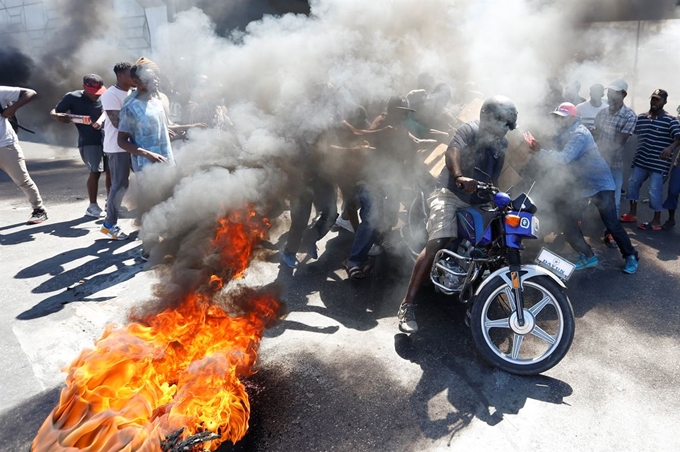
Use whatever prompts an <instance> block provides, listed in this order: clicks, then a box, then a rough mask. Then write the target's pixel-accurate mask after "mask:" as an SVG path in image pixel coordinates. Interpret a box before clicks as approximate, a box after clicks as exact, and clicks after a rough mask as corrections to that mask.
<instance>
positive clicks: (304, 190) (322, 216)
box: [284, 179, 370, 254]
mask: <svg viewBox="0 0 680 452" xmlns="http://www.w3.org/2000/svg"><path fill="white" fill-rule="evenodd" d="M337 203H338V200H337V194H336V191H335V186H334V185H332V184H329V183H328V182H326V181H323V180H321V179H317V180H316V181H312V182H310V183H308V184H306V185H304V186H302V187H301V188H299V189H298V190H296V192H295V193H292V194H291V197H290V229H289V231H288V240H287V241H286V248H285V250H284V252H285V253H287V254H288V253H297V251H298V249H299V248H300V242H302V237H303V236H304V235H305V230H306V229H307V223H308V222H309V215H310V214H311V212H312V205H314V208H315V209H316V211H317V213H318V214H319V218H318V220H317V221H316V223H315V224H314V225H313V226H312V227H311V228H310V230H309V231H308V233H309V234H310V237H309V238H310V240H313V241H314V242H316V241H317V240H319V239H320V238H322V237H323V236H325V235H326V234H327V233H328V231H330V230H331V227H332V226H333V224H334V223H335V220H336V218H337V217H338V204H337ZM369 248H370V247H369Z"/></svg>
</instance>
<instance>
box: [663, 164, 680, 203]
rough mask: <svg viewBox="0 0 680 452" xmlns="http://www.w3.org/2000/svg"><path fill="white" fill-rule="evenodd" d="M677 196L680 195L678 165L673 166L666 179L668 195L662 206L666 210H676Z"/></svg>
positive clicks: (679, 168)
mask: <svg viewBox="0 0 680 452" xmlns="http://www.w3.org/2000/svg"><path fill="white" fill-rule="evenodd" d="M678 196H680V166H674V167H673V168H672V169H671V177H670V179H669V180H668V196H667V197H666V200H665V201H664V202H663V206H662V207H663V208H664V209H668V210H677V208H678Z"/></svg>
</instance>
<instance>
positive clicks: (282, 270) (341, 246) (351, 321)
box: [265, 231, 404, 337]
mask: <svg viewBox="0 0 680 452" xmlns="http://www.w3.org/2000/svg"><path fill="white" fill-rule="evenodd" d="M352 240H353V235H352V234H350V233H346V232H345V231H341V232H340V234H338V235H337V236H336V237H333V238H331V239H330V240H328V242H327V243H326V250H325V252H323V253H322V254H321V255H320V256H319V259H318V260H309V259H308V258H306V257H305V259H302V261H301V264H300V266H299V267H298V268H297V269H291V268H289V267H287V266H286V265H285V264H280V267H279V273H278V276H277V278H276V284H278V285H280V286H281V287H284V289H285V292H284V294H283V298H284V300H285V301H286V303H287V305H288V309H289V311H291V312H315V313H318V314H321V315H323V316H326V317H328V318H331V319H333V320H335V321H337V322H338V323H340V324H342V325H343V326H344V327H346V328H351V329H355V330H358V331H368V330H370V329H372V328H374V327H376V326H377V325H378V319H379V318H383V317H385V316H391V315H394V314H395V313H396V311H397V308H398V305H399V301H400V300H401V296H403V294H401V293H400V291H401V287H402V286H403V284H404V281H402V280H403V275H402V274H401V273H400V272H399V271H398V270H395V268H393V267H392V266H393V265H394V263H395V262H397V265H398V262H399V257H398V256H394V255H391V256H388V255H387V253H384V254H383V255H380V256H378V257H377V258H374V259H372V263H373V265H374V269H373V272H372V274H371V275H370V276H368V277H366V278H365V279H363V280H351V279H349V278H348V277H347V272H346V271H345V269H344V267H343V265H342V261H343V260H344V259H346V258H347V255H348V252H349V249H350V247H351V245H352ZM302 256H305V254H304V253H303V252H301V253H300V254H299V255H298V257H302ZM275 259H278V260H280V254H277V255H275ZM314 293H318V294H319V297H320V299H321V302H322V304H323V305H322V306H318V305H310V304H309V303H308V297H309V296H310V295H311V294H314ZM287 328H291V329H296V330H305V331H314V330H315V329H314V328H315V327H309V326H308V325H305V326H302V325H301V324H300V323H299V322H294V321H291V320H285V321H284V322H282V324H281V325H279V326H278V327H276V328H273V329H272V330H268V331H267V332H266V333H265V335H266V336H268V337H273V336H278V335H280V334H282V333H283V331H285V330H286V329H287ZM310 328H311V329H310ZM316 331H317V332H320V333H329V332H335V331H337V328H334V329H330V328H325V329H321V330H319V329H316Z"/></svg>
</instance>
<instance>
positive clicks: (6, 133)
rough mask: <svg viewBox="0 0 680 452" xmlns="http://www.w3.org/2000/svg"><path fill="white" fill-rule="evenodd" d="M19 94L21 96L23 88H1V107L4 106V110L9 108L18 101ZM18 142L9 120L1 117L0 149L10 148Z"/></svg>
mask: <svg viewBox="0 0 680 452" xmlns="http://www.w3.org/2000/svg"><path fill="white" fill-rule="evenodd" d="M19 94H21V88H15V87H13V86H0V105H2V108H7V107H8V106H9V104H10V103H14V102H16V101H18V100H19ZM17 141H19V138H18V137H17V134H16V133H14V129H13V128H12V125H11V124H10V123H9V119H7V118H2V117H0V147H4V146H9V145H10V144H12V143H15V142H17Z"/></svg>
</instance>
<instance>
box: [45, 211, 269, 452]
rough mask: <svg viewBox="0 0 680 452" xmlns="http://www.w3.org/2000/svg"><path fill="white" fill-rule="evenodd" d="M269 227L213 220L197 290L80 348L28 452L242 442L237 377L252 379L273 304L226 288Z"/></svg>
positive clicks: (259, 294)
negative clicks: (212, 234)
mask: <svg viewBox="0 0 680 452" xmlns="http://www.w3.org/2000/svg"><path fill="white" fill-rule="evenodd" d="M269 226H270V225H269V222H268V221H267V219H265V218H263V217H261V216H259V215H258V214H257V213H256V212H255V211H254V209H249V210H248V211H247V212H233V213H232V214H230V215H229V216H227V217H225V218H222V219H221V220H220V221H219V225H218V227H217V233H216V235H215V238H214V239H213V240H212V242H211V243H210V245H211V247H212V250H211V251H210V252H209V253H208V255H209V256H208V258H206V261H207V265H206V268H209V269H210V271H204V272H203V274H204V275H207V276H206V277H205V279H204V280H203V284H202V285H200V286H197V287H196V288H195V289H194V290H193V291H192V292H190V293H188V294H186V295H184V296H183V299H181V300H177V302H176V303H175V304H176V307H174V308H167V309H166V310H164V311H162V312H160V313H157V314H149V315H146V316H145V317H143V318H140V319H136V320H134V321H132V322H131V323H130V324H128V325H126V326H124V327H121V328H116V327H115V326H109V327H108V328H107V329H106V331H105V332H104V334H103V335H102V337H101V338H100V339H99V340H98V341H97V342H96V343H95V346H94V348H93V349H92V350H84V351H83V352H82V353H81V354H80V356H79V357H78V358H77V359H76V360H75V361H74V362H73V363H72V364H71V365H70V366H69V367H68V369H66V371H67V372H68V376H67V378H66V388H64V389H63V390H62V393H61V396H60V400H59V404H58V405H57V407H56V408H55V409H54V410H53V411H52V413H51V414H50V415H49V416H48V418H47V419H46V420H45V422H44V423H43V425H42V427H41V428H40V431H39V432H38V435H37V436H36V438H35V440H34V442H33V450H34V451H35V452H41V451H55V450H72V451H75V450H88V451H95V450H96V451H102V452H105V451H122V450H125V451H130V452H132V451H158V450H164V451H165V450H170V451H178V450H195V449H194V448H195V447H197V446H198V445H199V444H202V443H205V447H206V448H207V449H208V450H215V449H216V448H217V447H218V446H219V445H220V444H221V443H222V442H225V441H231V442H232V443H236V442H237V441H238V440H240V439H241V438H243V436H244V435H245V434H246V431H247V429H248V420H249V416H250V404H249V401H248V394H247V393H246V390H245V387H244V385H243V383H242V382H241V380H240V379H241V378H243V377H247V376H249V375H251V374H252V373H253V366H254V364H255V361H256V359H257V349H258V347H259V343H260V339H261V338H262V333H263V331H264V329H265V328H267V327H268V326H271V325H272V324H273V322H275V321H276V319H277V318H278V317H279V313H280V311H281V304H280V303H279V301H278V300H277V299H276V297H275V296H274V295H273V294H271V293H268V292H267V291H263V290H256V289H252V288H238V289H235V290H234V289H232V290H229V287H230V286H227V283H228V282H229V281H231V280H232V279H233V278H240V277H241V276H242V275H243V273H244V271H245V269H246V268H247V266H248V264H249V262H250V259H251V255H252V252H253V249H254V248H255V247H256V246H257V244H258V243H259V242H260V241H261V240H262V239H263V238H264V237H265V235H266V233H267V231H268V229H269ZM223 287H227V291H226V293H221V292H220V291H221V290H222V288H223ZM218 294H219V295H218Z"/></svg>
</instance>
